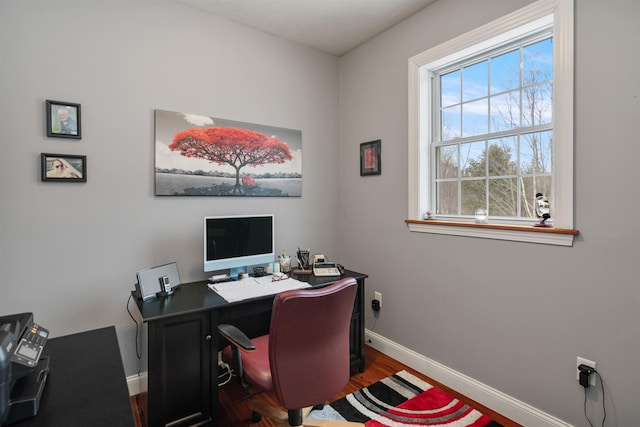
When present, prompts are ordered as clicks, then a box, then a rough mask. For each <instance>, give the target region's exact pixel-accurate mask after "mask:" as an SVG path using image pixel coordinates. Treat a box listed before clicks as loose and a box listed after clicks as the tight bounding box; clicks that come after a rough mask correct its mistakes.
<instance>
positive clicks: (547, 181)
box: [520, 176, 553, 218]
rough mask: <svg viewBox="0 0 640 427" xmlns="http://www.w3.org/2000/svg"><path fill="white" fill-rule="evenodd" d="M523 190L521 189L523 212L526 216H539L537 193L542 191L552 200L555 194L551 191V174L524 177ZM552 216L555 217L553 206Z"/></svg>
mask: <svg viewBox="0 0 640 427" xmlns="http://www.w3.org/2000/svg"><path fill="white" fill-rule="evenodd" d="M521 182H522V190H521V200H520V204H521V213H520V215H521V216H522V217H524V218H537V217H536V207H535V206H536V194H537V193H542V194H543V195H545V196H547V198H548V199H549V200H552V196H553V194H552V193H551V188H552V187H551V183H552V179H551V177H550V176H536V177H528V178H522V180H521ZM550 210H551V217H552V218H553V206H550Z"/></svg>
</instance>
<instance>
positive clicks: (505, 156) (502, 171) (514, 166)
mask: <svg viewBox="0 0 640 427" xmlns="http://www.w3.org/2000/svg"><path fill="white" fill-rule="evenodd" d="M517 152H518V143H517V141H516V138H515V137H508V138H499V139H493V140H491V141H489V176H510V175H516V174H517V173H518V163H517V159H518V158H517Z"/></svg>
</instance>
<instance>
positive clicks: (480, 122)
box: [409, 0, 573, 244]
mask: <svg viewBox="0 0 640 427" xmlns="http://www.w3.org/2000/svg"><path fill="white" fill-rule="evenodd" d="M409 112H410V119H409V220H421V219H423V218H424V216H425V213H426V212H427V211H429V212H431V213H432V214H433V216H434V218H436V219H437V220H443V221H447V222H448V223H449V224H452V223H465V224H467V225H469V223H473V219H474V212H475V210H476V209H479V208H482V209H486V210H487V211H488V213H489V222H490V223H491V224H503V225H510V226H512V227H511V230H510V231H507V232H502V231H501V232H499V236H496V231H495V228H476V229H473V228H472V227H464V228H461V227H454V230H456V231H454V232H452V233H450V227H447V228H443V227H441V226H440V224H435V223H434V224H420V223H419V221H414V222H410V223H409V226H410V229H411V230H412V231H423V232H436V233H445V234H462V235H474V236H476V237H491V238H502V239H507V240H524V241H536V242H539V243H556V241H557V240H558V236H551V237H550V238H549V239H547V238H546V237H544V236H542V237H541V236H539V235H538V236H536V237H535V239H534V240H530V239H531V236H530V235H531V234H532V233H523V232H522V231H520V232H519V230H518V226H525V227H530V226H531V225H533V223H535V222H536V220H537V217H536V214H535V199H536V195H538V194H539V193H541V194H543V195H545V196H546V197H548V198H549V201H550V205H551V214H552V221H553V224H554V227H556V228H561V229H571V228H572V227H573V5H572V2H570V1H561V0H541V1H538V2H536V3H533V4H532V5H530V6H528V7H525V8H523V9H521V10H519V11H516V12H514V13H512V14H510V15H508V16H506V17H504V18H502V19H499V20H497V21H495V22H493V23H490V24H488V25H485V26H483V27H481V28H479V29H477V30H474V31H472V32H470V33H467V34H464V35H462V36H460V37H458V38H456V39H454V40H451V41H449V42H447V43H444V44H442V45H440V46H437V47H435V48H433V49H430V50H428V51H426V52H423V53H421V54H418V55H416V56H414V57H412V58H410V60H409ZM453 225H455V224H453ZM483 230H485V231H483ZM503 231H504V230H503ZM483 234H486V236H483ZM535 234H539V233H535ZM549 234H551V233H549ZM569 236H570V237H567V239H570V242H571V243H572V234H569ZM540 239H542V241H540ZM567 239H564V240H565V242H564V243H556V244H566V240H567ZM544 240H550V241H549V242H545V241H544ZM560 240H562V238H560ZM571 243H569V244H571Z"/></svg>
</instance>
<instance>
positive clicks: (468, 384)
mask: <svg viewBox="0 0 640 427" xmlns="http://www.w3.org/2000/svg"><path fill="white" fill-rule="evenodd" d="M364 335H365V341H366V342H367V344H368V345H370V346H371V347H373V348H375V349H376V350H378V351H380V352H382V353H384V354H386V355H388V356H390V357H393V358H394V359H396V360H398V361H399V362H401V363H403V364H405V365H407V366H409V367H410V368H412V369H415V370H416V371H418V372H421V373H423V374H424V375H427V376H428V377H430V378H433V379H434V380H436V381H438V382H440V383H442V384H445V385H446V386H447V387H450V388H452V389H453V390H456V391H457V392H459V393H462V394H464V395H465V396H467V397H469V398H471V399H473V400H475V401H476V402H478V403H480V404H482V405H484V406H486V407H487V408H491V409H492V410H494V411H496V412H498V413H499V414H502V415H504V416H505V417H507V418H509V419H511V420H513V421H515V422H517V423H518V424H522V425H523V426H527V427H572V426H571V424H567V423H566V422H564V421H562V420H560V419H558V418H555V417H553V416H551V415H549V414H547V413H545V412H542V411H540V410H538V409H536V408H534V407H532V406H530V405H528V404H526V403H524V402H521V401H519V400H517V399H515V398H513V397H511V396H508V395H506V394H504V393H502V392H500V391H498V390H496V389H494V388H491V387H489V386H488V385H486V384H483V383H481V382H479V381H476V380H474V379H473V378H471V377H468V376H466V375H464V374H462V373H460V372H457V371H454V370H453V369H451V368H448V367H447V366H444V365H443V364H441V363H438V362H436V361H435V360H431V359H429V358H428V357H425V356H423V355H421V354H418V353H416V352H414V351H413V350H410V349H408V348H406V347H403V346H401V345H399V344H396V343H395V342H393V341H390V340H388V339H386V338H385V337H383V336H381V335H378V334H376V333H375V332H372V331H370V330H368V329H365V334H364Z"/></svg>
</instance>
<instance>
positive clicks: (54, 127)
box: [45, 99, 82, 139]
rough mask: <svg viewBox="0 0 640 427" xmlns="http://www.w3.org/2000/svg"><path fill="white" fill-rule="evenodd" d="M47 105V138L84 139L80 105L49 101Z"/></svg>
mask: <svg viewBox="0 0 640 427" xmlns="http://www.w3.org/2000/svg"><path fill="white" fill-rule="evenodd" d="M45 105H46V108H45V116H46V118H47V136H50V137H54V138H71V139H82V126H81V117H80V104H75V103H73V102H62V101H52V100H50V99H47V101H46V103H45Z"/></svg>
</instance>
